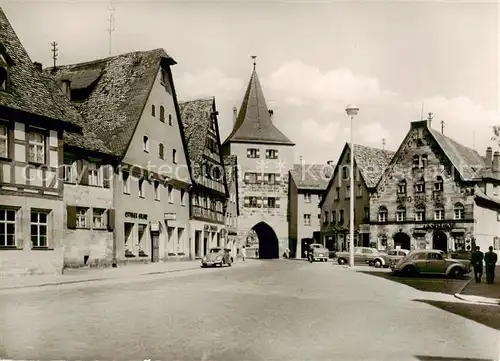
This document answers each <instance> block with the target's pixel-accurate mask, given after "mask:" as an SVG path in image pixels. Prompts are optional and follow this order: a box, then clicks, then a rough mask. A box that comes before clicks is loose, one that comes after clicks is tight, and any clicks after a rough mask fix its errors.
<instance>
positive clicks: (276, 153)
mask: <svg viewBox="0 0 500 361" xmlns="http://www.w3.org/2000/svg"><path fill="white" fill-rule="evenodd" d="M274 157H275V158H278V149H276V150H275V151H274Z"/></svg>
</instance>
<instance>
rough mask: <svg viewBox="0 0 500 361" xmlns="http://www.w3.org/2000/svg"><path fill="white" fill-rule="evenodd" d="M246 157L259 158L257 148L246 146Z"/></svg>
mask: <svg viewBox="0 0 500 361" xmlns="http://www.w3.org/2000/svg"><path fill="white" fill-rule="evenodd" d="M247 158H259V150H258V149H255V148H248V149H247Z"/></svg>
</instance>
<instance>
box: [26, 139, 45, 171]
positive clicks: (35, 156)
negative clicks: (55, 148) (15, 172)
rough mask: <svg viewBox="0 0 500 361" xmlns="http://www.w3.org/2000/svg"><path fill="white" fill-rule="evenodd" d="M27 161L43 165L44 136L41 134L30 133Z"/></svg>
mask: <svg viewBox="0 0 500 361" xmlns="http://www.w3.org/2000/svg"><path fill="white" fill-rule="evenodd" d="M29 161H30V162H33V163H39V164H43V163H45V136H44V135H43V134H40V133H30V137H29Z"/></svg>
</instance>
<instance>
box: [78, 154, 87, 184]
mask: <svg viewBox="0 0 500 361" xmlns="http://www.w3.org/2000/svg"><path fill="white" fill-rule="evenodd" d="M79 176H80V183H81V184H83V185H87V184H89V162H88V161H87V160H85V159H84V160H83V161H82V167H81V172H80V174H79Z"/></svg>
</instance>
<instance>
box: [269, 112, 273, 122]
mask: <svg viewBox="0 0 500 361" xmlns="http://www.w3.org/2000/svg"><path fill="white" fill-rule="evenodd" d="M268 112H269V120H270V121H271V122H272V121H273V115H274V110H272V109H269V110H268Z"/></svg>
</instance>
